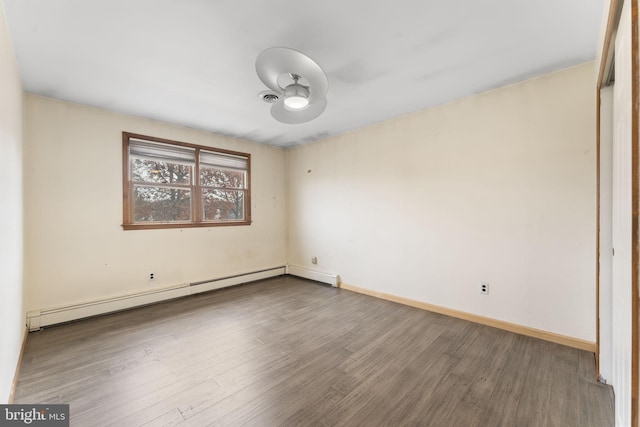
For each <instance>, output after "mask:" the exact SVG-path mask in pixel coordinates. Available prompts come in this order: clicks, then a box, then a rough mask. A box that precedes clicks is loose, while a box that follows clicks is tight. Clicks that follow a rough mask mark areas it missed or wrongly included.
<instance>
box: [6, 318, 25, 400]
mask: <svg viewBox="0 0 640 427" xmlns="http://www.w3.org/2000/svg"><path fill="white" fill-rule="evenodd" d="M28 335H29V328H28V327H27V326H26V325H25V327H24V334H23V337H22V346H21V347H20V355H18V362H17V363H16V371H15V373H14V374H13V381H12V382H11V391H10V392H9V400H8V402H7V403H8V404H12V403H13V398H14V397H15V394H16V388H17V387H18V375H19V374H20V368H21V367H22V357H23V356H24V348H25V347H26V346H27V336H28Z"/></svg>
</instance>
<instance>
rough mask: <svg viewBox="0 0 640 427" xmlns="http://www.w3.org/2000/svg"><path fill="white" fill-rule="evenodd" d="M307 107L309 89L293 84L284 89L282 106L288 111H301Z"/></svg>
mask: <svg viewBox="0 0 640 427" xmlns="http://www.w3.org/2000/svg"><path fill="white" fill-rule="evenodd" d="M307 105H309V89H307V88H306V87H304V86H302V85H299V84H297V83H294V84H292V85H289V86H287V87H286V88H285V89H284V106H285V107H287V109H289V110H302V109H303V108H305V107H306V106H307Z"/></svg>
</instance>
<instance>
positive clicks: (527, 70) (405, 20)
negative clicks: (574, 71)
mask: <svg viewBox="0 0 640 427" xmlns="http://www.w3.org/2000/svg"><path fill="white" fill-rule="evenodd" d="M2 1H3V3H4V5H5V9H6V15H7V20H8V23H9V28H10V30H11V33H12V37H13V41H14V46H15V50H16V54H17V57H18V63H19V66H20V71H21V74H22V79H23V84H24V87H25V90H26V91H28V92H31V93H36V94H40V95H44V96H49V97H54V98H59V99H64V100H68V101H73V102H78V103H82V104H87V105H92V106H96V107H100V108H105V109H107V110H112V111H118V112H123V113H127V114H133V115H138V116H143V117H148V118H153V119H158V120H162V121H166V122H170V123H176V124H180V125H185V126H189V127H193V128H198V129H204V130H208V131H213V132H217V133H220V134H224V135H231V136H237V137H240V138H244V139H249V140H253V141H256V142H262V143H267V144H272V145H278V146H290V145H295V144H300V143H305V142H309V141H313V140H316V139H320V138H324V137H327V136H330V135H336V134H340V133H343V132H346V131H349V130H352V129H356V128H360V127H363V126H367V125H369V124H372V123H375V122H380V121H383V120H386V119H389V118H392V117H397V116H399V115H402V114H406V113H409V112H413V111H417V110H420V109H423V108H427V107H430V106H434V105H438V104H442V103H445V102H449V101H452V100H455V99H458V98H462V97H465V96H468V95H472V94H474V93H478V92H483V91H486V90H488V89H492V88H496V87H500V86H504V85H505V84H509V83H513V82H517V81H520V80H523V79H526V78H530V77H533V76H536V75H540V74H544V73H547V72H550V71H554V70H557V69H561V68H565V67H568V66H571V65H574V64H578V63H582V62H585V61H589V60H592V59H594V58H595V56H596V49H597V42H598V37H599V34H600V24H601V17H602V12H603V7H604V4H603V3H604V0H482V1H481V0H444V1H443V0H438V1H436V0H396V1H389V0H384V1H383V0H343V1H334V0H324V1H304V0H297V1H294V0H243V1H241V0H109V1H106V0H101V1H98V0H2ZM273 46H283V47H290V48H293V49H297V50H300V51H302V52H304V53H305V54H307V55H308V56H310V57H311V58H312V59H314V60H315V61H316V62H317V63H318V64H319V65H320V66H321V67H322V68H323V69H324V71H325V72H326V74H327V77H328V79H329V93H328V95H327V100H328V106H327V109H326V111H325V112H324V113H323V114H322V115H321V116H320V117H319V118H317V119H315V120H313V121H310V122H307V123H303V124H297V125H287V124H283V123H279V122H277V121H275V120H274V119H273V118H272V117H271V115H270V113H269V109H270V105H269V104H266V103H264V102H263V101H262V100H261V99H260V98H259V97H258V93H259V92H260V91H262V90H264V89H266V88H265V87H264V86H263V84H262V83H261V82H260V80H259V79H258V77H257V75H256V72H255V66H254V63H255V59H256V57H257V55H258V53H260V52H261V51H262V50H264V49H266V48H268V47H273ZM125 130H126V129H125Z"/></svg>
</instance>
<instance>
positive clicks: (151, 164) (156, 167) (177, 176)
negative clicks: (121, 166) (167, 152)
mask: <svg viewBox="0 0 640 427" xmlns="http://www.w3.org/2000/svg"><path fill="white" fill-rule="evenodd" d="M192 170H193V166H192V165H188V164H182V163H169V162H162V161H156V160H148V159H138V158H133V159H131V178H132V180H133V181H134V182H157V183H163V184H187V185H189V184H191V176H192Z"/></svg>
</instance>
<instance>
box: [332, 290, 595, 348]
mask: <svg viewBox="0 0 640 427" xmlns="http://www.w3.org/2000/svg"><path fill="white" fill-rule="evenodd" d="M340 288H341V289H345V290H347V291H352V292H357V293H360V294H364V295H369V296H372V297H376V298H380V299H383V300H387V301H391V302H397V303H400V304H404V305H408V306H410V307H415V308H420V309H423V310H427V311H431V312H434V313H439V314H444V315H446V316H450V317H455V318H457V319H462V320H468V321H470V322H474V323H479V324H481V325H485V326H491V327H494V328H498V329H503V330H505V331H509V332H515V333H516V334H520V335H525V336H528V337H533V338H538V339H542V340H545V341H550V342H553V343H556V344H562V345H566V346H568V347H573V348H577V349H580V350H586V351H588V352H591V353H595V351H596V343H595V342H593V341H587V340H582V339H579V338H573V337H569V336H566V335H560V334H556V333H553V332H548V331H543V330H541V329H535V328H530V327H528V326H522V325H518V324H516V323H510V322H505V321H503V320H497V319H492V318H490V317H484V316H479V315H477V314H472V313H467V312H465V311H460V310H454V309H451V308H447V307H442V306H439V305H434V304H429V303H426V302H422V301H417V300H413V299H410V298H405V297H401V296H397V295H392V294H387V293H384V292H378V291H374V290H371V289H367V288H361V287H359V286H354V285H349V284H347V283H341V284H340Z"/></svg>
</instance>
